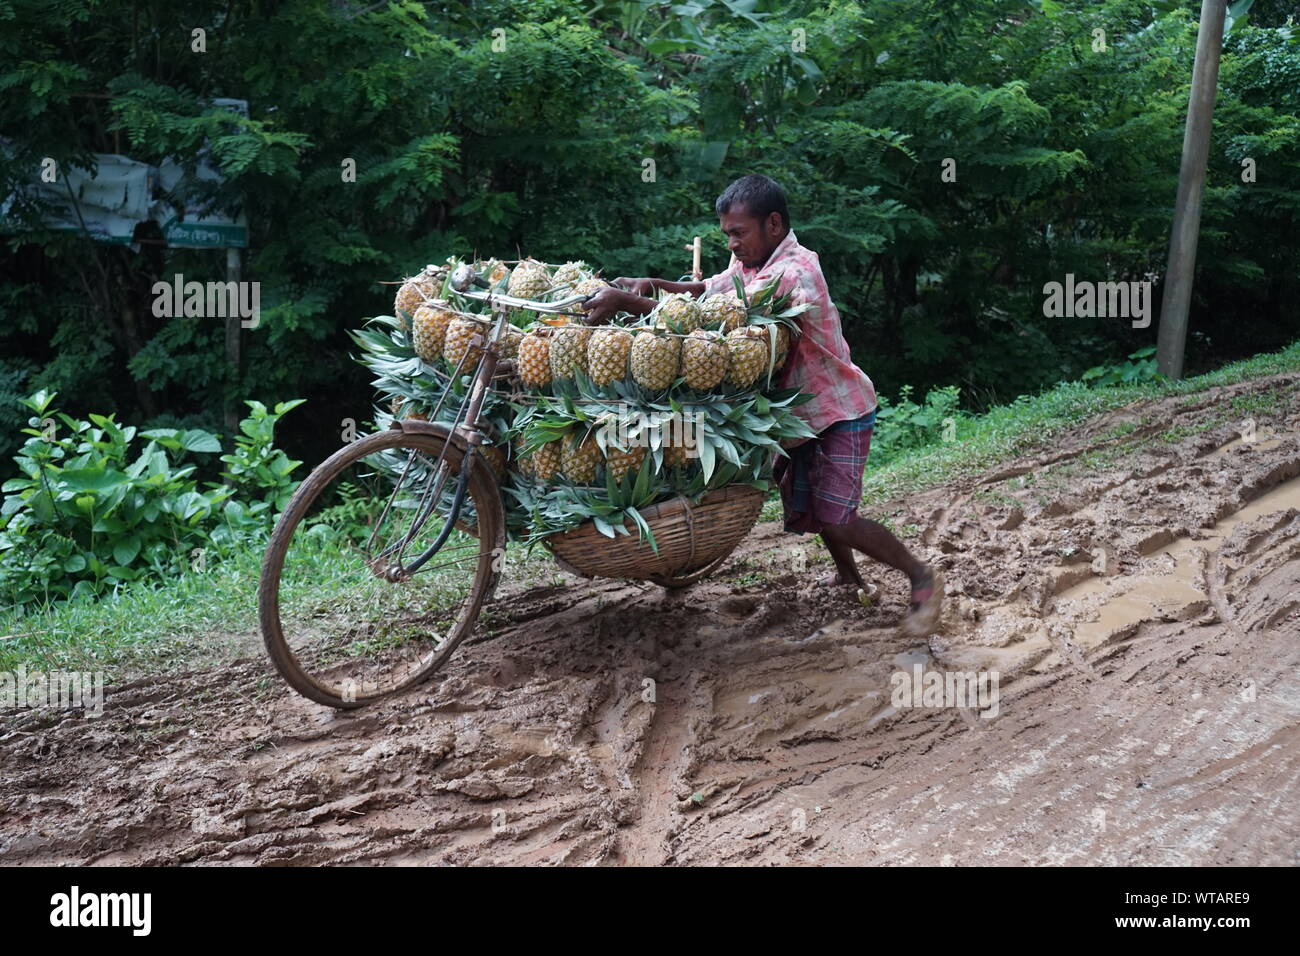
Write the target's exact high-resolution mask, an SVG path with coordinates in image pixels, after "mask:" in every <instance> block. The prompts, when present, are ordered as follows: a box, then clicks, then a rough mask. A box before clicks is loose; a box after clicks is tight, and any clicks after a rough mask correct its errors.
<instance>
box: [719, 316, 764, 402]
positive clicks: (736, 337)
mask: <svg viewBox="0 0 1300 956" xmlns="http://www.w3.org/2000/svg"><path fill="white" fill-rule="evenodd" d="M727 348H728V350H730V352H731V362H730V364H729V365H728V367H727V381H728V382H729V383H731V384H732V385H739V386H741V387H742V388H744V387H747V386H750V385H753V384H754V380H755V379H757V378H758V377H759V376H760V375H762V374H763V373H764V372H765V371H766V370H767V360H768V338H767V332H766V331H764V330H763V329H762V328H759V327H757V326H747V327H745V328H743V329H736V330H734V331H732V332H728V333H727Z"/></svg>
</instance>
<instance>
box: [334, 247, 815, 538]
mask: <svg viewBox="0 0 1300 956" xmlns="http://www.w3.org/2000/svg"><path fill="white" fill-rule="evenodd" d="M458 264H459V261H458V260H456V259H455V258H452V259H448V260H447V262H445V263H443V264H441V265H437V266H428V267H426V268H425V269H423V270H422V271H421V272H420V273H418V274H417V275H415V276H412V277H411V278H409V279H407V280H406V281H404V282H403V283H402V284H401V286H400V288H399V289H398V292H397V296H396V299H395V301H394V303H393V311H394V315H393V316H392V317H380V318H378V319H375V320H373V321H372V323H371V325H372V327H371V328H368V329H365V330H362V331H360V332H357V333H354V339H355V340H356V341H357V343H358V345H359V346H360V347H361V349H362V353H363V354H362V356H361V361H362V362H363V363H364V364H365V365H366V366H367V367H368V368H369V369H370V370H371V371H372V372H374V373H375V375H376V378H375V385H376V387H377V388H378V389H379V391H380V393H381V395H382V396H384V397H385V399H386V401H385V403H384V405H381V406H380V408H378V409H377V414H376V424H378V425H379V426H380V427H386V426H387V425H388V424H389V421H390V420H391V418H393V417H402V418H425V419H427V418H428V417H429V415H430V414H431V413H432V412H433V410H435V409H436V412H437V418H438V420H440V421H446V422H447V423H448V424H450V423H452V422H453V421H454V420H455V418H456V413H457V411H458V409H459V407H460V405H461V404H462V403H463V401H464V400H465V399H466V397H467V395H468V385H469V380H470V377H471V376H472V375H473V373H474V371H475V368H476V366H477V363H478V360H479V358H480V356H481V342H482V340H483V338H485V337H486V333H487V332H488V331H489V329H490V328H491V323H492V321H493V320H494V316H492V315H490V314H489V313H488V312H487V309H486V307H485V306H484V305H483V304H482V303H478V302H475V301H472V300H466V299H463V298H459V297H457V296H455V294H454V293H453V292H452V291H451V289H450V287H449V276H450V274H451V271H452V270H453V269H454V268H455V267H456V266H457V265H458ZM473 265H474V268H475V271H476V272H478V273H479V274H480V275H481V276H483V277H484V278H486V279H487V280H488V281H489V282H490V284H491V286H492V288H493V289H494V290H496V291H500V292H503V293H506V294H508V295H511V296H514V297H517V298H521V299H527V300H530V301H536V302H558V301H560V300H562V299H565V298H569V297H571V296H573V295H575V294H578V295H589V294H591V293H594V292H596V291H598V290H599V289H601V288H603V287H605V286H606V285H607V284H608V283H606V282H605V281H604V280H603V279H601V278H600V277H599V275H598V274H597V273H596V272H595V271H594V270H593V269H591V268H590V267H589V266H588V265H587V264H586V263H584V262H580V261H575V262H565V263H564V264H562V265H559V266H557V267H552V266H548V265H547V264H545V263H543V262H540V261H537V260H535V259H525V260H523V261H520V262H518V263H516V264H514V267H513V268H510V266H509V265H507V264H506V263H504V262H502V261H500V260H497V259H489V260H480V261H477V262H475V263H473ZM776 285H777V284H776V282H773V283H771V284H769V285H768V286H766V287H764V288H761V289H758V290H755V291H753V292H752V293H747V292H746V290H745V289H744V288H742V287H741V286H740V284H739V283H737V284H736V290H735V292H726V293H721V294H714V295H710V296H708V297H706V298H704V299H703V300H702V301H697V300H695V299H694V298H692V297H691V296H688V295H680V294H673V295H666V296H664V297H663V298H662V299H661V300H660V301H659V303H658V305H657V306H656V308H655V309H654V311H652V312H651V313H650V314H649V315H647V316H644V317H637V316H631V315H626V314H625V315H620V316H616V317H615V318H614V319H613V320H612V321H611V322H610V323H609V324H608V325H605V326H598V327H595V328H593V327H590V326H588V325H586V324H585V323H584V321H583V316H582V315H581V314H580V309H581V306H575V307H573V312H574V313H575V314H574V315H571V316H556V315H551V314H548V313H541V312H535V311H532V310H524V309H520V310H515V311H513V312H512V313H511V314H510V315H509V323H510V324H509V326H508V327H507V329H506V334H505V337H504V338H503V339H502V340H501V342H500V351H501V353H502V357H503V358H509V359H512V360H513V369H514V371H513V374H512V375H510V376H509V377H508V378H506V379H503V380H498V382H497V383H496V384H497V385H498V386H499V387H497V388H494V389H492V391H491V392H489V395H488V398H487V401H486V402H485V404H484V409H483V411H484V414H485V416H486V417H487V418H488V420H489V421H490V423H491V425H492V432H493V435H492V438H493V441H492V444H491V445H487V446H484V447H483V448H482V454H483V456H484V458H485V460H486V461H487V462H488V464H489V465H491V466H492V468H493V469H494V470H495V471H496V473H497V475H498V477H499V478H501V479H502V483H503V486H504V488H505V490H506V492H507V496H506V503H507V511H508V514H509V516H510V521H509V525H510V529H511V531H512V534H514V535H515V536H516V537H526V538H528V539H529V540H536V539H539V538H544V537H546V536H548V535H550V534H553V533H555V532H557V531H562V530H566V529H567V528H571V527H574V526H576V525H578V524H581V523H582V522H583V521H587V520H591V521H594V522H595V523H596V526H597V527H598V528H599V529H600V530H601V531H602V532H603V533H605V534H607V535H610V536H613V535H614V534H616V533H626V532H627V530H628V528H629V527H638V528H639V529H640V530H641V531H642V533H643V534H649V528H648V527H647V526H646V524H645V522H644V520H643V519H642V518H641V516H640V513H639V512H640V509H642V508H644V507H646V506H647V505H650V504H653V503H655V502H656V501H660V500H663V499H665V498H668V497H672V496H676V495H679V494H681V495H685V496H687V497H688V498H692V499H698V498H699V497H700V496H702V495H703V494H704V493H706V492H707V491H709V490H712V489H714V488H718V487H722V486H724V485H727V484H732V483H735V482H744V483H747V484H752V485H755V486H757V487H760V488H766V487H767V481H768V475H769V473H770V471H769V470H770V465H771V459H772V455H773V453H774V452H778V453H779V448H780V443H781V442H782V441H784V440H786V439H790V438H796V437H807V436H808V435H810V434H811V432H809V431H808V429H807V426H806V425H805V424H804V423H803V422H802V420H801V419H799V418H798V417H797V416H796V415H795V414H794V412H793V408H794V407H795V406H796V405H798V404H800V403H801V402H802V401H806V400H807V398H808V396H806V395H805V396H801V395H799V394H798V393H797V392H795V391H793V390H785V391H781V390H776V389H774V387H773V386H774V382H775V380H776V378H777V377H778V376H777V375H776V374H775V373H776V372H777V371H778V370H779V369H780V368H781V367H782V366H783V365H784V363H785V360H786V357H787V355H788V353H789V349H790V345H791V334H792V331H793V330H794V329H795V326H794V323H793V318H794V316H796V315H797V314H798V313H799V312H800V311H802V309H801V308H799V307H796V308H789V307H788V306H789V303H788V300H787V299H778V298H776V295H775V293H776ZM476 343H479V344H476ZM444 395H445V396H446V397H445V399H444ZM674 416H676V417H678V418H681V417H683V416H686V417H692V416H693V417H694V419H695V421H696V422H697V423H698V424H699V427H697V428H696V430H695V431H694V436H693V437H694V438H695V439H696V444H695V446H694V447H686V446H685V445H683V444H682V443H680V442H674V441H673V440H672V439H673V438H674V437H680V435H681V432H680V431H677V432H674V431H673V430H672V429H671V428H670V427H669V422H670V421H671V420H672V419H673V417H674ZM620 418H621V419H623V420H624V422H625V423H626V422H627V421H628V420H634V421H635V425H634V427H632V428H631V429H628V428H626V427H625V428H624V429H622V430H621V432H620V431H619V430H617V429H614V428H611V427H609V426H612V425H616V424H618V420H619V419H620ZM629 436H630V439H631V440H627V439H628V437H629ZM620 442H621V443H620ZM650 538H651V543H652V544H653V535H652V534H651V535H650Z"/></svg>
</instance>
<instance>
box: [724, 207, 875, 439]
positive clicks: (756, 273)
mask: <svg viewBox="0 0 1300 956" xmlns="http://www.w3.org/2000/svg"><path fill="white" fill-rule="evenodd" d="M782 273H784V275H783V276H782V279H781V285H780V288H779V289H778V290H777V291H778V295H780V294H784V293H785V292H787V291H790V290H791V289H793V295H792V296H791V299H790V304H791V305H802V304H804V303H805V302H808V303H811V304H812V305H813V308H811V309H808V310H807V311H806V312H803V313H801V314H800V315H797V316H795V321H796V322H797V323H798V325H799V328H800V330H801V333H802V334H800V335H797V336H795V337H794V341H793V342H792V343H791V345H790V355H789V357H788V358H787V359H786V362H785V367H784V368H783V369H782V370H781V378H780V381H779V382H778V385H779V386H780V387H781V388H798V389H799V390H800V391H803V392H810V393H812V395H813V399H812V401H810V402H807V403H806V404H803V405H800V406H798V407H797V408H796V409H795V413H796V414H797V415H799V416H800V417H801V418H803V419H804V420H805V421H806V422H807V423H808V425H809V427H810V428H812V430H813V431H815V432H819V433H820V432H822V431H825V430H826V429H827V428H829V427H830V426H831V425H834V424H835V423H836V422H841V421H851V420H852V419H855V418H860V417H861V416H863V415H865V414H866V413H867V412H870V411H872V410H873V409H875V407H876V388H875V386H874V385H872V384H871V379H869V378H868V377H867V375H866V373H865V372H863V371H862V369H860V368H858V367H857V366H856V365H854V364H853V357H852V356H851V355H850V354H849V346H848V343H847V342H845V341H844V333H843V331H842V330H841V329H840V313H839V311H838V310H836V308H835V305H834V303H832V302H831V296H830V292H829V291H828V290H827V288H826V277H825V276H823V275H822V267H821V264H820V263H819V261H818V258H817V253H815V252H813V251H812V250H811V249H805V248H804V247H803V246H801V245H799V240H798V239H796V238H795V234H794V230H793V229H792V230H790V232H788V233H787V234H786V237H785V238H784V239H782V240H781V243H780V244H779V245H778V246H777V247H776V248H775V249H774V250H773V251H772V255H771V256H770V257H769V258H768V260H767V262H765V263H764V264H763V265H761V266H760V267H759V268H758V269H746V268H745V267H744V266H743V265H741V263H740V260H738V259H737V258H736V257H735V256H734V255H733V256H732V257H731V264H730V265H729V266H727V269H726V271H724V272H719V273H718V274H717V275H715V276H711V277H709V278H708V279H705V280H704V295H709V294H711V293H714V292H735V290H736V285H735V283H734V282H733V281H732V276H735V275H739V276H740V281H741V282H743V283H744V284H745V292H746V293H749V292H753V291H757V287H761V286H763V285H765V284H767V283H768V282H770V281H771V280H772V278H773V277H774V276H776V275H778V274H782ZM702 297H703V296H701V298H702Z"/></svg>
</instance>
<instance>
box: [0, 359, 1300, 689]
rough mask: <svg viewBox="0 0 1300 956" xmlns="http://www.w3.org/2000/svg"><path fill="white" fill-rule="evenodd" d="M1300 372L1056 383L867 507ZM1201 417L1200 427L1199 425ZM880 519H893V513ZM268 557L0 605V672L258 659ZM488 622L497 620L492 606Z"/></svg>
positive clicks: (1288, 393) (943, 451)
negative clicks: (1226, 390) (1163, 403)
mask: <svg viewBox="0 0 1300 956" xmlns="http://www.w3.org/2000/svg"><path fill="white" fill-rule="evenodd" d="M1297 370H1300V342H1297V343H1296V344H1294V345H1292V346H1290V347H1289V348H1287V349H1284V350H1283V351H1281V352H1275V353H1271V354H1267V355H1259V356H1255V357H1253V358H1251V359H1247V360H1245V361H1242V362H1236V363H1234V364H1232V365H1228V366H1225V367H1224V368H1221V369H1218V370H1216V371H1214V372H1210V373H1208V374H1205V375H1201V376H1198V377H1196V378H1191V379H1185V380H1183V381H1181V382H1177V383H1151V384H1145V385H1133V386H1122V387H1109V388H1098V389H1091V388H1087V387H1086V386H1083V385H1080V384H1062V385H1058V386H1057V387H1056V388H1053V389H1051V390H1049V391H1047V392H1044V393H1043V394H1041V395H1037V396H1032V397H1023V398H1020V399H1018V400H1016V401H1015V402H1013V403H1011V404H1009V405H1004V406H999V407H996V408H993V409H990V410H989V411H988V412H987V413H985V414H983V415H979V416H976V417H973V418H970V419H966V420H964V421H963V426H962V427H963V430H962V434H961V438H960V440H959V441H955V442H947V443H938V444H934V445H930V446H928V447H925V448H920V449H914V450H910V451H905V452H900V453H898V454H897V456H896V457H895V458H894V459H893V460H892V461H890V462H889V463H888V464H886V465H884V466H883V467H880V468H875V467H872V466H871V465H870V464H869V465H868V468H867V475H866V478H865V480H864V482H863V504H864V508H865V509H867V510H868V512H870V511H871V509H873V508H877V509H878V508H879V506H881V505H883V504H885V503H886V502H889V501H891V500H894V499H897V498H900V497H903V496H906V495H909V494H913V493H915V492H918V491H922V490H924V489H926V488H930V487H933V486H935V485H939V484H943V483H945V482H949V481H952V480H954V479H959V478H963V477H968V476H973V475H978V474H981V473H983V472H985V471H986V470H988V469H989V468H990V467H992V466H994V465H996V464H998V463H999V462H1007V461H1010V460H1012V459H1014V458H1016V457H1018V456H1020V455H1023V454H1025V453H1027V452H1030V451H1033V450H1035V449H1038V448H1042V447H1044V446H1047V445H1050V444H1051V443H1052V441H1053V440H1054V439H1055V438H1056V436H1058V435H1061V434H1063V433H1065V432H1067V431H1069V430H1070V429H1072V428H1075V427H1077V426H1078V425H1079V424H1080V423H1082V422H1084V421H1086V420H1087V419H1089V418H1091V417H1093V416H1095V415H1098V414H1101V413H1103V412H1106V411H1109V410H1111V409H1114V408H1118V407H1121V406H1124V405H1128V404H1130V403H1132V402H1135V401H1140V400H1143V399H1156V398H1163V397H1166V396H1169V395H1179V394H1186V395H1189V396H1191V395H1194V394H1195V393H1197V392H1201V391H1204V390H1205V389H1208V388H1212V387H1214V386H1219V385H1230V384H1233V383H1236V382H1241V381H1244V380H1246V379H1253V378H1260V377H1263V376H1266V375H1273V374H1277V373H1280V372H1289V371H1297ZM1294 395H1295V390H1294V389H1288V388H1273V389H1269V390H1267V391H1264V392H1261V393H1259V394H1256V395H1249V396H1240V397H1238V398H1235V399H1233V400H1232V402H1231V403H1229V406H1228V408H1229V409H1230V412H1231V414H1230V415H1228V416H1227V419H1225V418H1224V417H1223V414H1222V413H1220V414H1217V415H1211V416H1208V417H1209V418H1212V419H1214V421H1215V423H1216V424H1217V423H1219V422H1220V421H1223V420H1230V419H1231V418H1232V417H1233V416H1241V417H1248V416H1250V415H1253V414H1259V413H1261V412H1266V411H1268V410H1270V409H1273V408H1276V407H1278V406H1279V405H1281V404H1283V403H1285V402H1288V401H1291V400H1292V399H1293V397H1294ZM1199 424H1200V423H1198V425H1197V426H1193V428H1194V429H1199ZM1206 427H1211V426H1206ZM1134 428H1135V426H1133V425H1131V424H1128V423H1126V424H1124V425H1120V426H1117V427H1116V428H1115V429H1113V430H1112V431H1111V432H1110V433H1108V434H1107V435H1106V436H1104V437H1110V438H1117V437H1122V436H1124V435H1126V434H1128V433H1130V432H1132V431H1133V430H1134ZM1176 431H1179V429H1171V430H1170V432H1166V433H1165V435H1163V436H1161V437H1163V438H1166V439H1167V440H1172V439H1171V438H1170V436H1171V433H1173V432H1176ZM1118 453H1119V452H1116V451H1111V450H1106V449H1103V450H1099V451H1097V452H1093V453H1090V455H1091V457H1088V458H1087V460H1086V461H1083V462H1082V465H1084V466H1087V467H1095V466H1097V465H1100V464H1104V463H1105V462H1106V461H1109V460H1111V459H1110V458H1108V457H1107V455H1113V454H1118ZM1036 480H1037V479H1036V476H1034V475H1032V474H1031V475H1027V476H1023V477H1022V478H1020V479H1017V480H1015V481H1013V482H1012V483H1011V484H1012V485H1013V486H1015V487H1018V488H1024V487H1028V486H1031V485H1034V484H1035V481H1036ZM780 513H781V505H780V501H779V500H778V499H777V498H775V496H774V497H773V499H772V500H770V501H769V502H768V503H767V505H766V506H765V507H764V511H763V517H764V518H766V519H775V518H779V517H780ZM878 517H882V518H883V519H884V520H887V521H888V520H890V516H889V515H883V516H879V515H878ZM897 530H898V532H899V533H901V534H903V535H905V536H907V535H915V534H916V533H917V531H918V530H919V529H917V528H916V527H915V526H914V525H908V526H907V527H903V528H898V529H897ZM803 545H804V547H805V550H806V553H807V560H808V562H809V564H812V563H817V562H819V561H822V560H825V556H824V554H823V553H822V552H821V549H820V547H818V546H817V544H816V542H814V541H812V540H806V541H804V542H803ZM261 559H262V555H261V550H260V549H251V550H248V551H245V552H238V553H236V554H235V555H233V556H232V557H231V558H229V559H227V560H224V561H222V562H221V563H219V564H214V565H210V566H209V567H208V568H207V570H205V571H204V572H201V573H200V572H190V573H188V574H186V575H185V576H183V577H181V578H178V579H176V580H173V581H169V582H167V583H164V584H159V585H155V586H152V587H150V586H142V585H139V584H137V585H133V586H131V587H130V588H129V589H127V590H124V591H122V592H120V593H118V594H116V595H113V596H110V597H108V598H104V599H101V600H99V601H98V602H95V603H88V602H84V603H70V604H61V605H56V606H54V607H51V608H48V609H45V610H40V611H29V612H28V613H27V614H25V615H21V616H19V615H16V614H14V613H13V612H0V670H13V669H15V668H16V667H17V666H18V665H19V664H26V666H27V667H28V669H29V670H33V669H43V670H51V669H55V668H63V669H69V670H103V671H105V673H106V680H108V681H109V682H110V683H114V682H117V681H118V680H122V679H126V678H127V676H129V675H132V674H135V673H139V672H142V671H143V672H152V671H159V670H165V669H171V668H182V667H195V666H203V665H205V664H211V663H215V662H220V661H223V660H229V659H230V658H231V657H234V656H243V655H246V654H260V653H261V647H260V642H261V639H260V636H259V634H258V628H257V605H256V595H257V578H258V572H259V570H260V565H261ZM352 570H354V569H349V568H348V567H347V566H346V565H345V564H344V563H342V562H341V561H340V560H339V559H338V558H337V556H336V555H335V556H331V555H329V554H323V555H322V556H321V558H320V562H319V565H318V566H316V567H315V568H314V569H313V574H314V575H315V580H316V582H317V587H318V588H319V591H320V593H321V594H322V595H323V596H326V597H328V596H329V595H330V594H334V593H337V594H339V598H340V603H347V602H346V600H345V597H346V596H345V595H344V594H342V593H341V591H340V589H341V588H342V587H343V582H344V581H350V580H352V578H351V577H350V575H351V571H352ZM504 570H505V580H506V581H507V582H508V583H522V584H525V585H527V584H533V583H546V582H549V581H551V580H553V579H554V578H555V576H556V574H557V573H558V571H557V569H556V567H555V565H554V564H553V563H552V562H551V560H550V558H549V556H548V555H547V554H546V552H545V551H544V550H543V549H541V548H536V549H534V551H533V552H532V554H527V553H526V552H525V549H524V548H523V547H517V546H512V547H511V548H510V550H509V552H508V553H507V556H506V567H505V569H504ZM771 573H772V571H771V570H770V569H764V571H763V572H759V573H758V574H757V575H756V576H755V578H754V580H755V582H758V581H761V580H762V579H763V578H764V577H766V576H768V575H770V574H771ZM487 622H488V624H489V626H490V624H491V616H490V613H489V616H488V618H487Z"/></svg>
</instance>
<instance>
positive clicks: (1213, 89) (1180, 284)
mask: <svg viewBox="0 0 1300 956" xmlns="http://www.w3.org/2000/svg"><path fill="white" fill-rule="evenodd" d="M1227 5H1228V3H1227V0H1201V22H1200V26H1199V28H1198V29H1197V31H1196V60H1195V62H1194V63H1193V65H1192V95H1191V97H1190V98H1189V100H1188V103H1187V129H1186V131H1185V132H1184V133H1183V162H1182V166H1181V168H1180V169H1179V171H1178V200H1177V204H1176V205H1175V207H1174V226H1173V234H1172V235H1171V237H1170V240H1169V265H1168V267H1167V268H1166V269H1165V294H1164V298H1163V299H1162V300H1161V302H1160V335H1159V338H1158V339H1157V341H1156V366H1157V368H1159V369H1160V371H1161V372H1162V373H1164V374H1165V375H1167V376H1168V377H1169V378H1173V379H1177V378H1182V377H1183V349H1184V346H1185V345H1186V343H1187V309H1188V307H1189V306H1190V305H1191V301H1192V276H1193V275H1194V274H1195V272H1196V240H1197V237H1198V236H1199V235H1200V231H1201V194H1202V192H1203V191H1204V190H1205V162H1206V159H1207V158H1208V157H1209V154H1210V129H1211V127H1212V126H1213V121H1214V98H1215V95H1216V94H1217V93H1218V89H1219V51H1220V50H1221V49H1222V47H1223V18H1224V16H1225V14H1226V13H1227Z"/></svg>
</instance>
